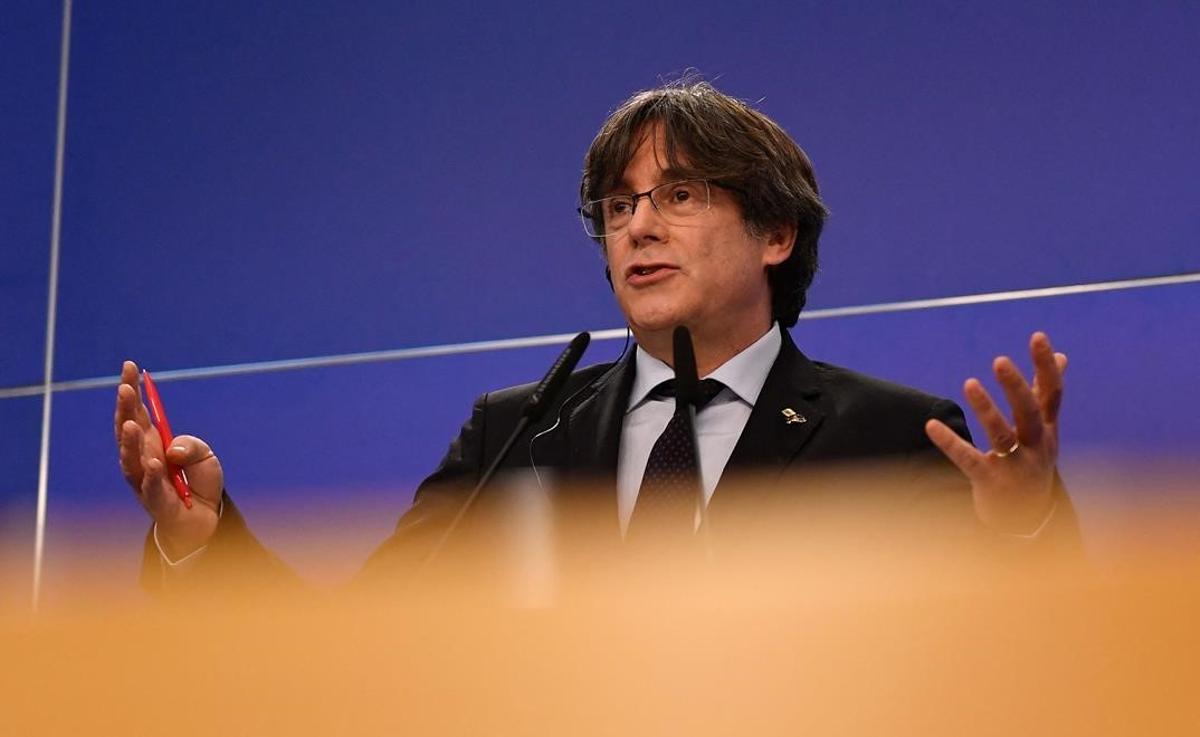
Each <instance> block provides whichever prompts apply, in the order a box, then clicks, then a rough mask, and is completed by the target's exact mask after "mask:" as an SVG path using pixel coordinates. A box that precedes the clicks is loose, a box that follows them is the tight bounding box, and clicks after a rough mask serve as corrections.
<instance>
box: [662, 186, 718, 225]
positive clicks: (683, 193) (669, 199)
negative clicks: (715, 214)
mask: <svg viewBox="0 0 1200 737" xmlns="http://www.w3.org/2000/svg"><path fill="white" fill-rule="evenodd" d="M650 199H652V200H653V201H654V206H655V207H657V208H658V211H659V212H661V213H662V214H663V217H664V218H666V219H667V220H668V221H671V220H675V219H677V218H690V217H692V216H695V215H699V214H700V213H702V212H704V211H705V210H707V209H708V182H706V181H704V180H703V179H693V180H690V181H684V182H671V183H670V184H664V185H662V186H660V187H655V188H654V190H653V191H651V192H650Z"/></svg>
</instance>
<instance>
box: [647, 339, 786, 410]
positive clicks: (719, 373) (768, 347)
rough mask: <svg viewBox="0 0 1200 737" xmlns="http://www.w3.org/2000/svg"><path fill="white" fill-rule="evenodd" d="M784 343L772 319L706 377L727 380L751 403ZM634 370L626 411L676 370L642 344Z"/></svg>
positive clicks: (737, 392) (752, 404)
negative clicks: (766, 327)
mask: <svg viewBox="0 0 1200 737" xmlns="http://www.w3.org/2000/svg"><path fill="white" fill-rule="evenodd" d="M782 346H783V338H782V337H781V336H780V334H779V327H778V325H776V324H775V323H771V328H770V329H769V330H767V332H766V333H764V334H763V336H762V337H761V338H759V339H758V340H756V341H754V342H753V343H751V344H750V346H749V347H747V348H745V349H743V350H742V352H741V353H739V354H737V355H736V356H734V357H733V358H731V359H729V360H728V361H726V362H725V363H723V364H721V365H720V366H719V367H718V368H717V369H716V370H715V371H713V372H712V373H711V374H709V375H707V376H702V377H701V378H703V379H716V380H717V381H719V382H721V383H722V384H724V385H725V386H726V387H728V388H729V390H730V391H732V392H733V393H734V394H736V395H737V396H738V398H739V399H741V400H742V401H743V402H745V403H746V404H749V405H750V406H751V407H753V406H754V403H755V402H757V401H758V395H759V393H760V392H762V388H763V384H765V383H767V374H769V373H770V372H771V366H772V365H774V363H775V359H776V358H777V357H778V356H779V349H780V348H781V347H782ZM634 362H635V366H636V368H635V371H634V378H633V391H632V392H631V393H630V395H629V406H628V407H626V412H628V411H630V410H632V409H634V408H635V407H637V406H638V405H640V404H642V403H643V402H645V401H646V399H647V398H648V397H649V396H650V392H651V391H653V390H654V387H656V386H658V385H659V384H661V383H662V382H664V381H666V380H667V379H674V378H675V370H674V369H672V368H671V367H670V366H668V365H667V364H665V363H663V362H662V361H660V360H658V359H657V358H655V357H654V356H651V355H650V354H649V353H647V352H646V351H645V350H644V349H643V348H642V347H641V346H638V347H637V352H636V354H635V356H634Z"/></svg>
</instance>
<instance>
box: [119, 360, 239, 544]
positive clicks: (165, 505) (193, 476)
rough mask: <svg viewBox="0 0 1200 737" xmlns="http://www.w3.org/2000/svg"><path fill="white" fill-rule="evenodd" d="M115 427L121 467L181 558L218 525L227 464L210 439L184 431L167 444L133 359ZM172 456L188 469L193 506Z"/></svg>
mask: <svg viewBox="0 0 1200 737" xmlns="http://www.w3.org/2000/svg"><path fill="white" fill-rule="evenodd" d="M113 432H114V435H115V436H116V441H117V447H118V452H119V456H120V461H121V472H122V473H123V474H124V475H125V480H126V481H127V482H129V486H130V487H131V488H132V489H133V493H134V495H135V496H136V497H137V499H138V502H140V503H141V505H142V507H143V508H144V509H145V510H146V512H147V513H149V515H150V516H151V518H153V519H154V522H155V524H157V525H158V531H157V534H158V539H159V542H160V543H161V544H162V545H163V547H164V549H165V552H166V553H167V555H168V556H169V557H171V558H172V559H178V558H181V557H183V556H184V555H187V554H188V553H190V552H192V551H193V550H196V549H197V548H199V547H200V546H202V545H204V544H205V543H206V542H207V541H208V539H209V538H211V537H212V534H213V533H214V532H215V531H216V529H217V520H218V508H219V505H220V503H221V493H222V490H223V488H224V477H223V474H222V471H221V463H220V461H219V460H217V457H216V456H215V455H214V454H213V452H212V450H211V449H210V448H209V447H208V444H207V443H205V442H204V441H203V440H201V439H199V438H196V437H192V436H190V435H179V436H177V437H176V438H175V440H174V442H173V443H172V444H171V447H170V448H166V449H164V448H163V447H162V441H161V440H160V439H159V437H158V433H157V432H155V431H154V429H153V427H152V426H151V424H150V414H149V412H147V410H146V405H145V404H143V403H142V400H141V392H140V391H139V388H138V367H137V364H135V363H134V362H133V361H126V362H125V364H124V365H123V366H122V367H121V383H120V385H118V386H117V407H116V411H115V413H114V414H113ZM167 460H169V461H170V462H171V463H172V464H174V465H176V466H178V467H180V468H182V469H183V470H184V472H185V473H186V474H187V478H188V486H189V487H190V488H191V491H192V501H193V505H192V508H191V509H188V508H187V507H185V506H184V504H183V502H182V501H181V500H180V499H179V496H178V495H177V494H176V492H175V487H174V486H172V485H171V480H170V478H169V477H168V476H167V466H166V461H167Z"/></svg>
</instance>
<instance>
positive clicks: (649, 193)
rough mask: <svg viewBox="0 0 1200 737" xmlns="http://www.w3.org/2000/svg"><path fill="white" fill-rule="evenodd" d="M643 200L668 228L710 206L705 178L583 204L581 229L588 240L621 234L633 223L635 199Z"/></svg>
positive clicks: (580, 209)
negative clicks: (644, 199)
mask: <svg viewBox="0 0 1200 737" xmlns="http://www.w3.org/2000/svg"><path fill="white" fill-rule="evenodd" d="M643 197H645V198H646V199H648V200H650V204H651V205H653V206H654V209H655V210H656V211H657V212H658V214H659V215H661V216H662V219H663V220H664V221H666V222H667V223H669V224H671V225H680V224H681V223H680V222H679V221H681V220H686V219H687V218H690V217H695V216H696V215H699V214H700V213H702V212H705V211H706V210H708V208H709V207H711V206H712V202H711V199H710V197H709V186H708V180H707V179H685V180H683V181H679V182H668V183H666V184H660V185H658V186H657V187H655V188H654V189H648V190H646V191H645V192H639V193H637V194H619V195H613V196H612V197H603V198H601V199H598V200H591V201H590V202H585V203H583V207H580V208H579V217H580V219H581V220H582V221H583V230H584V231H585V232H586V233H587V234H588V236H589V237H591V238H608V237H610V236H615V235H620V234H621V232H622V231H624V230H625V228H626V227H627V226H628V225H629V223H630V221H632V220H633V214H634V213H635V212H637V206H638V200H640V199H642V198H643Z"/></svg>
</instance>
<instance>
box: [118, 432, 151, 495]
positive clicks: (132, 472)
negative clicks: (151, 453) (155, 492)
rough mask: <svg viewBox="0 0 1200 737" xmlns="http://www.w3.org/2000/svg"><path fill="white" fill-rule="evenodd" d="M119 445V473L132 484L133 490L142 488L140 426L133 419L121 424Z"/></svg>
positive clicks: (142, 471) (142, 470)
mask: <svg viewBox="0 0 1200 737" xmlns="http://www.w3.org/2000/svg"><path fill="white" fill-rule="evenodd" d="M120 440H121V446H120V450H119V452H118V456H119V458H120V460H121V473H122V474H123V475H124V476H125V480H126V481H128V482H129V483H130V485H131V486H133V488H134V491H140V490H141V488H142V476H143V475H144V473H145V471H144V469H143V467H142V428H141V427H139V426H138V424H137V423H136V422H134V421H133V420H129V421H127V422H125V423H124V424H122V425H121V438H120Z"/></svg>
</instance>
